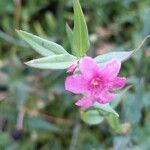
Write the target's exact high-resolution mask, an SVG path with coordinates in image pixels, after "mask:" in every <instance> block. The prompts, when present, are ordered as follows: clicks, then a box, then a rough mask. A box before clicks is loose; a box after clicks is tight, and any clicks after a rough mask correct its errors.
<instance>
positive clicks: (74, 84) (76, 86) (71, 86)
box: [65, 75, 87, 94]
mask: <svg viewBox="0 0 150 150" xmlns="http://www.w3.org/2000/svg"><path fill="white" fill-rule="evenodd" d="M86 83H87V82H86V80H85V79H84V78H83V76H82V75H72V76H69V77H67V78H66V80H65V89H66V90H67V91H70V92H72V93H75V94H78V93H84V92H85V90H86V87H87V85H86Z"/></svg>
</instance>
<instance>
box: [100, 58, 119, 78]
mask: <svg viewBox="0 0 150 150" xmlns="http://www.w3.org/2000/svg"><path fill="white" fill-rule="evenodd" d="M120 68H121V62H120V61H117V60H112V61H109V62H108V63H107V64H106V65H105V67H104V68H103V70H102V71H101V72H100V75H101V76H103V77H104V78H105V79H108V80H112V79H114V78H115V77H117V75H118V73H119V71H120Z"/></svg>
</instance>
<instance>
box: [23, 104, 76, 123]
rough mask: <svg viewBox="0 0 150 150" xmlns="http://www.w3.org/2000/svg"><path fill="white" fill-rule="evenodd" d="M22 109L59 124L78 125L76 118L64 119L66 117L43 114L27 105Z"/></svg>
mask: <svg viewBox="0 0 150 150" xmlns="http://www.w3.org/2000/svg"><path fill="white" fill-rule="evenodd" d="M21 110H22V111H23V112H25V113H28V114H30V115H32V116H35V117H42V118H44V119H46V120H47V121H49V122H53V123H57V124H67V125H69V126H74V125H76V124H77V123H78V122H77V121H75V120H70V119H64V118H59V117H55V116H50V115H47V114H43V113H40V112H38V111H37V110H30V109H28V108H26V107H22V108H21Z"/></svg>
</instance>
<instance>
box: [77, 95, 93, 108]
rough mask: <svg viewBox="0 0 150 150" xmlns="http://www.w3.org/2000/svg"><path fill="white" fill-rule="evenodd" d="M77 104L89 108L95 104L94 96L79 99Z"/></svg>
mask: <svg viewBox="0 0 150 150" xmlns="http://www.w3.org/2000/svg"><path fill="white" fill-rule="evenodd" d="M75 104H76V105H77V106H79V107H81V108H83V109H87V108H89V107H91V106H92V105H93V99H92V97H83V98H82V99H80V100H78V101H77V102H76V103H75Z"/></svg>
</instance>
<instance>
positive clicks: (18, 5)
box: [14, 0, 21, 28]
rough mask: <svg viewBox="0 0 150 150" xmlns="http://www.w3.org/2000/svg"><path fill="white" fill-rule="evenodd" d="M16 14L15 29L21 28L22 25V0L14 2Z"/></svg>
mask: <svg viewBox="0 0 150 150" xmlns="http://www.w3.org/2000/svg"><path fill="white" fill-rule="evenodd" d="M14 4H15V12H14V25H15V28H18V27H19V23H20V16H21V15H20V14H21V0H14Z"/></svg>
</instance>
